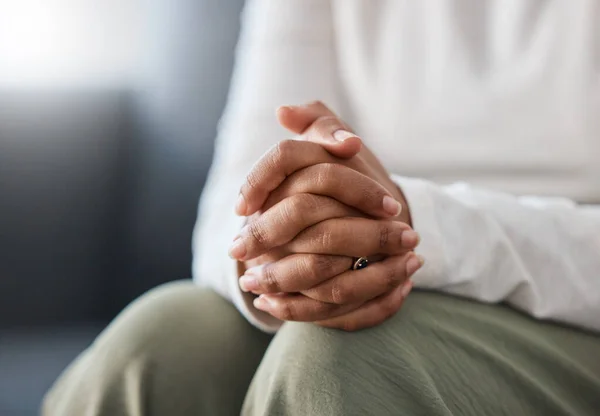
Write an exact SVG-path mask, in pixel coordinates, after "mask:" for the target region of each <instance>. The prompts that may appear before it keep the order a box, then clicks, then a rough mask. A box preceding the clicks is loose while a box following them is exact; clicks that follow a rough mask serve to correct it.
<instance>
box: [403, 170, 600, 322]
mask: <svg viewBox="0 0 600 416" xmlns="http://www.w3.org/2000/svg"><path fill="white" fill-rule="evenodd" d="M393 178H394V180H395V182H396V183H397V184H398V185H399V186H400V187H401V188H402V189H403V191H404V193H405V195H406V198H407V200H408V204H409V206H410V209H411V215H412V217H413V226H414V228H415V230H417V231H418V232H419V233H420V234H421V237H422V242H421V244H420V246H419V248H418V250H417V251H418V252H419V253H420V254H422V255H423V256H424V257H425V259H426V264H425V266H424V267H423V269H421V270H420V271H419V272H417V274H416V275H415V278H414V282H415V285H416V286H417V287H421V288H430V289H436V290H440V291H443V292H447V293H451V294H454V295H459V296H464V297H468V298H472V299H476V300H479V301H484V302H501V301H504V302H507V303H509V304H511V305H513V306H514V307H516V308H518V309H521V310H523V311H525V312H527V313H529V314H531V315H533V316H534V317H536V318H541V319H551V320H556V321H561V322H564V323H568V324H573V325H576V326H580V327H584V328H588V329H592V330H600V207H598V206H595V207H593V206H587V207H586V206H577V205H576V204H575V203H573V202H571V201H569V200H565V199H555V198H537V197H514V196H511V195H507V194H504V193H500V192H493V191H489V190H483V189H476V188H473V187H470V186H468V185H466V184H460V183H459V184H454V185H451V186H446V187H442V186H438V185H435V184H433V183H431V182H428V181H424V180H419V179H411V178H404V177H400V176H394V177H393Z"/></svg>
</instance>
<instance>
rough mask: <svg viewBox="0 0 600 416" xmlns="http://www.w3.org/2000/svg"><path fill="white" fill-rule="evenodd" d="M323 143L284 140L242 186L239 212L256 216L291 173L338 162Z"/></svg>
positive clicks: (238, 205) (262, 159)
mask: <svg viewBox="0 0 600 416" xmlns="http://www.w3.org/2000/svg"><path fill="white" fill-rule="evenodd" d="M338 161H339V159H337V158H335V157H334V156H332V155H330V154H329V153H328V152H327V150H325V149H324V148H323V146H321V145H319V144H317V143H311V142H306V141H300V140H283V141H281V142H279V143H277V144H276V145H275V146H273V147H272V148H271V149H270V150H269V151H268V152H267V153H265V155H264V156H263V157H261V158H260V160H259V161H258V162H257V163H256V164H255V165H254V166H253V167H252V170H251V171H250V173H248V175H247V177H246V181H245V182H244V184H243V185H242V187H241V189H240V196H239V198H238V202H237V204H236V207H235V211H236V213H237V214H238V215H245V216H248V215H252V214H254V213H255V212H256V211H257V210H259V209H260V208H261V207H262V206H263V204H264V202H265V201H266V199H267V197H268V196H269V194H270V193H271V191H273V190H274V189H275V188H277V187H278V186H279V185H280V184H281V183H282V182H283V181H284V180H285V179H286V178H287V177H288V176H289V175H291V174H292V173H294V172H296V171H298V170H301V169H304V168H306V167H308V166H312V165H315V164H319V163H337V162H338Z"/></svg>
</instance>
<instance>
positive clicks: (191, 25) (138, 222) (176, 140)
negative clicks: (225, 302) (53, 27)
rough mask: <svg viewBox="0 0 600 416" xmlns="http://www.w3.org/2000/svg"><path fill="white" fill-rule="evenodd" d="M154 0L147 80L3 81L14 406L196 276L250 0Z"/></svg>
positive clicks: (6, 370)
mask: <svg viewBox="0 0 600 416" xmlns="http://www.w3.org/2000/svg"><path fill="white" fill-rule="evenodd" d="M153 3H154V6H153V7H155V8H156V10H157V12H156V19H155V22H153V24H154V30H153V31H152V35H151V37H152V36H153V37H155V38H153V39H148V42H147V48H148V50H147V51H145V52H146V53H147V55H148V56H150V57H152V59H150V60H149V62H154V64H153V65H148V66H144V67H143V68H142V71H143V73H141V74H140V78H139V82H136V85H131V86H128V85H123V86H117V87H110V88H105V87H100V86H94V85H90V86H89V88H87V87H86V88H85V89H82V88H78V89H70V90H64V89H62V90H51V89H50V90H48V89H46V90H44V91H36V90H28V91H24V90H18V89H14V90H4V91H0V415H2V416H10V415H13V414H14V415H25V414H36V413H37V410H36V409H37V407H38V405H39V400H40V398H41V395H42V393H43V391H44V390H45V389H47V387H48V386H49V385H50V383H51V382H52V380H53V379H54V378H55V377H56V376H57V375H58V373H59V372H60V371H61V370H62V368H63V367H64V366H65V365H66V363H67V362H68V361H70V360H71V359H72V358H73V357H74V356H75V355H76V354H77V353H78V352H79V351H80V350H81V349H82V348H84V347H85V346H86V345H88V344H89V342H90V341H91V340H92V339H93V337H94V336H95V335H96V334H97V333H98V331H100V330H101V328H102V327H103V326H104V325H106V323H107V322H109V320H110V319H111V318H113V317H114V316H115V314H117V313H118V311H119V310H121V309H122V308H123V307H124V306H125V305H126V304H127V303H129V302H130V301H131V300H132V299H134V298H135V297H137V296H138V295H140V294H141V293H143V292H145V291H146V290H148V289H149V288H151V287H154V286H156V285H158V284H161V283H163V282H166V281H170V280H174V279H183V278H189V277H190V265H191V244H190V243H191V232H192V228H193V225H194V222H195V218H196V207H197V201H198V197H199V195H200V192H201V189H202V185H203V183H204V180H205V177H206V173H207V170H208V168H209V166H210V161H211V157H212V149H213V140H214V137H215V134H216V124H217V121H218V118H219V116H220V114H221V112H222V109H223V106H224V104H225V99H226V94H227V86H228V82H229V78H230V75H231V67H232V63H233V49H234V45H235V42H236V39H237V35H238V23H239V13H240V10H241V8H242V3H243V2H242V0H237V1H228V2H223V1H219V0H202V1H198V0H154V1H153ZM166 8H168V9H169V14H168V15H163V14H161V10H162V11H164V10H166Z"/></svg>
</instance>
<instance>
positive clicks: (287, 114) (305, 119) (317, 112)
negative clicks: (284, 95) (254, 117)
mask: <svg viewBox="0 0 600 416" xmlns="http://www.w3.org/2000/svg"><path fill="white" fill-rule="evenodd" d="M276 113H277V119H278V120H279V123H280V124H281V125H282V126H283V127H285V128H286V129H288V130H290V131H291V132H292V133H296V134H302V133H304V132H305V131H306V129H308V128H309V127H310V125H311V124H313V123H314V122H315V121H316V120H317V119H318V118H319V117H323V116H335V113H334V112H333V111H331V110H330V109H329V108H328V107H327V106H326V105H325V104H323V103H322V102H321V101H311V102H309V103H306V104H304V105H287V106H282V107H279V108H278V109H277V111H276Z"/></svg>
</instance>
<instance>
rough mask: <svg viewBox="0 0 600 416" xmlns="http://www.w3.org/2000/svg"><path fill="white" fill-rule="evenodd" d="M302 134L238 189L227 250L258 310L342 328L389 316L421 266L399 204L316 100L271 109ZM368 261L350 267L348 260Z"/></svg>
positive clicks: (369, 158) (355, 142)
mask: <svg viewBox="0 0 600 416" xmlns="http://www.w3.org/2000/svg"><path fill="white" fill-rule="evenodd" d="M277 116H278V119H279V122H280V123H281V124H282V125H283V126H284V127H286V128H287V129H288V130H290V131H292V132H293V133H295V134H299V135H300V140H286V141H282V142H280V143H279V144H277V145H276V146H275V147H274V148H272V149H271V150H270V151H268V152H267V153H266V154H265V155H264V156H263V157H262V158H261V159H260V160H259V161H258V162H257V163H256V164H255V166H254V167H253V168H252V170H251V172H250V173H249V174H248V176H247V179H246V181H245V183H244V184H243V185H242V188H241V190H240V197H239V199H238V202H237V204H236V212H237V213H238V215H244V216H247V217H248V222H247V225H246V226H245V227H244V228H243V229H242V230H241V232H240V234H239V235H238V236H237V237H236V239H235V240H234V242H233V244H232V247H231V249H230V255H231V256H232V257H233V258H235V259H237V260H239V261H240V262H241V265H242V267H241V269H242V271H244V270H245V273H244V274H243V276H242V277H241V278H240V286H241V288H242V290H245V291H250V292H253V293H255V294H257V295H260V296H258V297H257V298H256V299H255V301H254V304H255V306H256V307H257V308H258V309H261V310H263V311H265V312H268V313H270V314H272V315H273V316H275V317H277V318H279V319H282V320H290V321H307V322H315V323H317V324H319V325H322V326H326V327H333V328H340V329H344V330H348V331H353V330H358V329H362V328H366V327H370V326H374V325H377V324H379V323H381V322H383V321H385V320H386V319H388V318H389V317H391V316H393V315H394V314H395V313H396V311H397V310H398V309H399V308H400V307H401V305H402V302H403V300H404V298H405V297H406V296H407V295H408V293H409V292H410V290H411V288H412V282H411V281H410V280H409V278H410V276H412V274H414V273H415V272H416V270H418V269H419V268H420V267H421V266H422V264H423V260H422V258H420V257H418V256H416V255H415V254H414V253H413V252H412V250H413V249H414V248H415V247H416V246H417V244H418V242H419V236H418V235H417V234H416V233H415V232H414V231H413V230H412V229H411V226H410V223H411V220H410V214H409V210H408V206H407V204H406V200H405V198H404V196H403V195H402V192H401V191H400V189H398V187H397V186H396V185H395V184H394V183H393V182H392V181H391V180H390V178H389V174H388V172H387V171H386V170H385V168H384V167H383V166H382V165H381V163H380V162H379V161H378V159H377V158H376V157H375V156H374V155H373V154H372V153H371V152H370V151H369V149H368V148H366V146H364V145H363V144H362V141H361V140H360V139H359V138H358V137H357V136H356V135H355V134H354V133H353V132H352V131H351V130H350V128H349V127H348V126H347V125H346V124H345V123H344V122H343V121H341V120H340V119H339V118H338V117H337V116H336V115H335V114H334V113H333V112H331V111H330V110H329V109H328V108H327V107H326V106H324V105H323V104H322V103H320V102H314V103H310V104H307V105H305V106H300V107H282V108H280V109H278V111H277ZM361 256H369V259H370V260H380V261H377V262H372V263H371V264H370V266H369V267H367V268H365V269H362V270H357V271H351V270H350V268H351V266H352V263H353V260H352V258H353V257H361Z"/></svg>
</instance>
